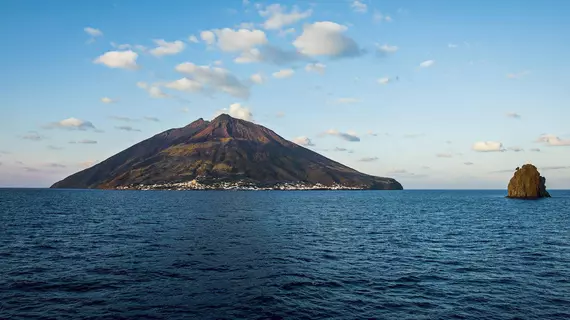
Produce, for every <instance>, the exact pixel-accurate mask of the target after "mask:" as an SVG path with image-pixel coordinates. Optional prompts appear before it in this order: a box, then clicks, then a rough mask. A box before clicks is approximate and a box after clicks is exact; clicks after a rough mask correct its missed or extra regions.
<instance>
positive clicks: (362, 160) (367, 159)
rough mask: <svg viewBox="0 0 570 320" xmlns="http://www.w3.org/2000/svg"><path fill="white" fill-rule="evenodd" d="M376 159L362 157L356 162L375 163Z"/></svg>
mask: <svg viewBox="0 0 570 320" xmlns="http://www.w3.org/2000/svg"><path fill="white" fill-rule="evenodd" d="M378 159H379V158H378V157H364V158H361V159H360V160H358V161H360V162H373V161H377V160H378Z"/></svg>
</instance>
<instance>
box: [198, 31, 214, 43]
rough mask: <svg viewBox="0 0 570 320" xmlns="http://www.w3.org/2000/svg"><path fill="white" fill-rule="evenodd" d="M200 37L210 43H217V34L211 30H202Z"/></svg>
mask: <svg viewBox="0 0 570 320" xmlns="http://www.w3.org/2000/svg"><path fill="white" fill-rule="evenodd" d="M200 38H201V39H202V40H203V41H204V42H206V44H208V45H213V44H214V43H216V35H215V34H214V33H213V32H212V31H210V30H206V31H202V32H200Z"/></svg>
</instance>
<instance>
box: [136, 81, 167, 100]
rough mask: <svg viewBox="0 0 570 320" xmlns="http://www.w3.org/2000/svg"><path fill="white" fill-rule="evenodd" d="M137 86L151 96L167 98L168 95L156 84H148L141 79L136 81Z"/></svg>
mask: <svg viewBox="0 0 570 320" xmlns="http://www.w3.org/2000/svg"><path fill="white" fill-rule="evenodd" d="M137 87H139V88H141V89H143V90H145V91H146V92H147V93H148V95H149V96H150V97H151V98H155V99H161V98H168V97H169V96H168V95H167V94H166V93H164V92H162V90H161V89H160V87H159V86H158V84H148V83H146V82H143V81H139V82H137Z"/></svg>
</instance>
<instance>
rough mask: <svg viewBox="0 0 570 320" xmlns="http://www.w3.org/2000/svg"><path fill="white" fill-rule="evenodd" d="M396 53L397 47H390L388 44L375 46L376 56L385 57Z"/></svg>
mask: <svg viewBox="0 0 570 320" xmlns="http://www.w3.org/2000/svg"><path fill="white" fill-rule="evenodd" d="M396 51H398V47H397V46H391V45H388V44H383V45H379V44H376V54H377V55H378V56H381V57H385V56H387V55H389V54H392V53H394V52H396Z"/></svg>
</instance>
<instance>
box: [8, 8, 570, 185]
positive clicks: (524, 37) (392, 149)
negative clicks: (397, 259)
mask: <svg viewBox="0 0 570 320" xmlns="http://www.w3.org/2000/svg"><path fill="white" fill-rule="evenodd" d="M569 13H570V4H569V3H568V2H567V1H525V2H524V3H523V2H521V1H510V0H505V1H500V2H497V1H340V0H337V1H282V2H279V3H276V2H255V1H246V2H242V1H237V0H236V1H210V2H201V1H168V4H167V5H165V4H164V3H162V2H159V1H119V0H114V1H97V2H87V1H64V0H62V1H51V2H48V1H42V2H40V1H25V0H23V1H4V2H2V3H1V4H0V30H3V32H2V33H1V34H0V40H1V41H2V43H4V44H5V45H6V46H7V47H6V48H5V50H2V52H1V53H0V67H1V69H0V70H2V72H1V73H0V86H1V87H2V94H0V119H1V121H2V123H1V126H0V186H6V187H8V186H37V187H44V186H49V185H51V184H52V183H53V182H55V181H57V180H60V179H61V178H64V177H65V176H67V175H69V174H71V173H74V172H76V171H79V170H82V169H83V168H85V167H87V166H90V165H92V164H93V163H96V162H97V161H102V160H105V159H106V158H108V157H110V156H112V155H113V154H115V153H117V152H119V151H121V150H123V149H125V148H127V147H129V146H131V145H132V144H134V143H136V142H139V141H141V140H143V139H146V138H148V137H150V136H152V135H154V134H156V133H159V132H161V131H164V130H167V129H169V128H173V127H180V126H184V125H186V124H188V123H190V122H192V121H194V120H196V119H197V118H200V117H202V118H204V119H212V118H213V117H214V116H215V115H216V114H218V113H219V112H229V113H230V114H232V115H234V116H237V117H242V118H245V119H248V120H252V121H254V122H256V123H259V124H262V125H264V126H267V127H269V128H271V129H273V130H274V131H276V132H277V133H278V134H280V135H281V136H283V137H285V138H286V139H290V140H294V141H296V142H298V143H300V144H310V145H307V147H308V148H310V149H313V150H315V151H317V152H319V153H322V154H324V155H325V156H327V157H330V158H332V159H334V160H337V161H340V162H342V163H344V164H347V165H349V166H351V167H353V168H355V169H358V170H360V171H363V172H365V173H369V174H374V175H379V176H390V177H394V178H396V179H398V180H399V181H401V182H402V184H403V185H404V187H405V188H505V187H506V184H507V182H508V179H509V178H510V176H511V175H512V170H513V169H514V168H515V167H517V166H519V165H521V164H523V163H526V162H528V161H531V162H532V163H534V164H535V165H537V166H538V167H539V169H541V172H542V174H543V175H545V176H546V178H547V186H548V187H550V188H570V126H568V124H567V122H568V119H569V118H570V108H569V107H568V101H570V92H569V91H568V90H567V88H568V87H569V81H568V75H569V74H570V64H568V63H567V62H566V60H567V53H568V52H569V47H570V41H569V40H570V39H569V38H568V34H567V32H566V31H567V30H570V22H568V20H567V16H568V14H569ZM181 79H182V80H181ZM232 105H233V107H231V108H230V106H232ZM309 142H310V143H309Z"/></svg>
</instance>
